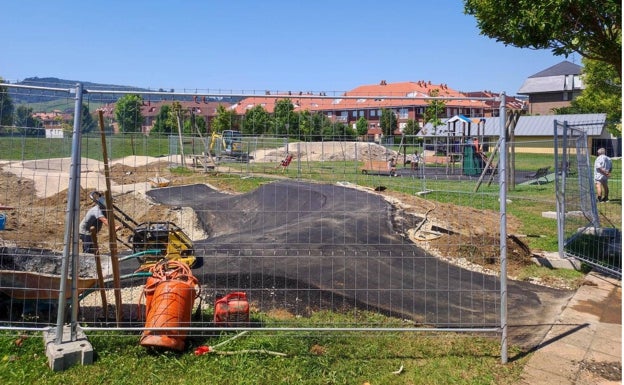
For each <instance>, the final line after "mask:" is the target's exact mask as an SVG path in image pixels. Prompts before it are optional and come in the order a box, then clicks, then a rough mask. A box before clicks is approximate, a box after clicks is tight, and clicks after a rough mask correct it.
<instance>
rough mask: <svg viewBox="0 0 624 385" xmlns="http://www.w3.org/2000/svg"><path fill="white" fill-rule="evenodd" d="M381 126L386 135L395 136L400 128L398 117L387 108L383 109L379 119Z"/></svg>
mask: <svg viewBox="0 0 624 385" xmlns="http://www.w3.org/2000/svg"><path fill="white" fill-rule="evenodd" d="M379 125H380V126H381V130H382V131H383V134H384V135H387V136H392V135H394V130H396V129H397V127H398V121H397V117H396V115H395V114H394V112H392V111H391V110H389V109H387V108H382V109H381V116H380V117H379Z"/></svg>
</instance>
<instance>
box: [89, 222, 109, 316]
mask: <svg viewBox="0 0 624 385" xmlns="http://www.w3.org/2000/svg"><path fill="white" fill-rule="evenodd" d="M89 231H90V232H91V241H92V242H93V249H94V251H93V255H94V256H95V270H96V271H97V279H98V286H99V287H100V295H101V296H102V307H103V308H104V316H105V317H106V315H107V314H108V304H107V303H106V292H105V291H104V272H103V271H102V261H101V260H100V258H101V256H100V247H99V246H98V241H97V230H96V229H95V227H94V226H91V228H90V229H89Z"/></svg>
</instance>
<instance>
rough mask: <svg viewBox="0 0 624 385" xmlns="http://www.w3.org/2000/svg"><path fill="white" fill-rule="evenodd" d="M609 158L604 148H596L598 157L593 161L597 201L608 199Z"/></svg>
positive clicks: (606, 200)
mask: <svg viewBox="0 0 624 385" xmlns="http://www.w3.org/2000/svg"><path fill="white" fill-rule="evenodd" d="M611 167H612V164H611V158H609V157H608V156H607V155H606V150H605V149H604V148H599V149H598V157H597V158H596V160H595V161H594V181H595V182H596V197H597V198H598V202H608V201H609V177H610V176H611Z"/></svg>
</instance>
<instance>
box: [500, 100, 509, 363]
mask: <svg viewBox="0 0 624 385" xmlns="http://www.w3.org/2000/svg"><path fill="white" fill-rule="evenodd" d="M505 103H506V100H505V93H504V92H503V93H502V94H501V100H500V159H499V161H498V167H499V169H498V181H499V182H498V183H499V192H498V194H499V201H500V285H501V287H500V296H501V361H502V363H503V364H506V363H507V359H508V358H507V128H506V127H505V122H506V120H507V116H506V110H505Z"/></svg>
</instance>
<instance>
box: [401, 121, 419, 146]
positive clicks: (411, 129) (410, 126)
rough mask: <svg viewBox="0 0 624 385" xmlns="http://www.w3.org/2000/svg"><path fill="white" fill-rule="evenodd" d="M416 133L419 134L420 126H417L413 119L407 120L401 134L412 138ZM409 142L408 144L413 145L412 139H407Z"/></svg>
mask: <svg viewBox="0 0 624 385" xmlns="http://www.w3.org/2000/svg"><path fill="white" fill-rule="evenodd" d="M418 132H420V126H419V125H418V122H417V121H415V120H414V119H408V121H407V123H406V124H405V128H403V133H404V134H405V135H408V136H413V135H416V134H418ZM409 140H410V143H414V138H413V137H411V138H409Z"/></svg>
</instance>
